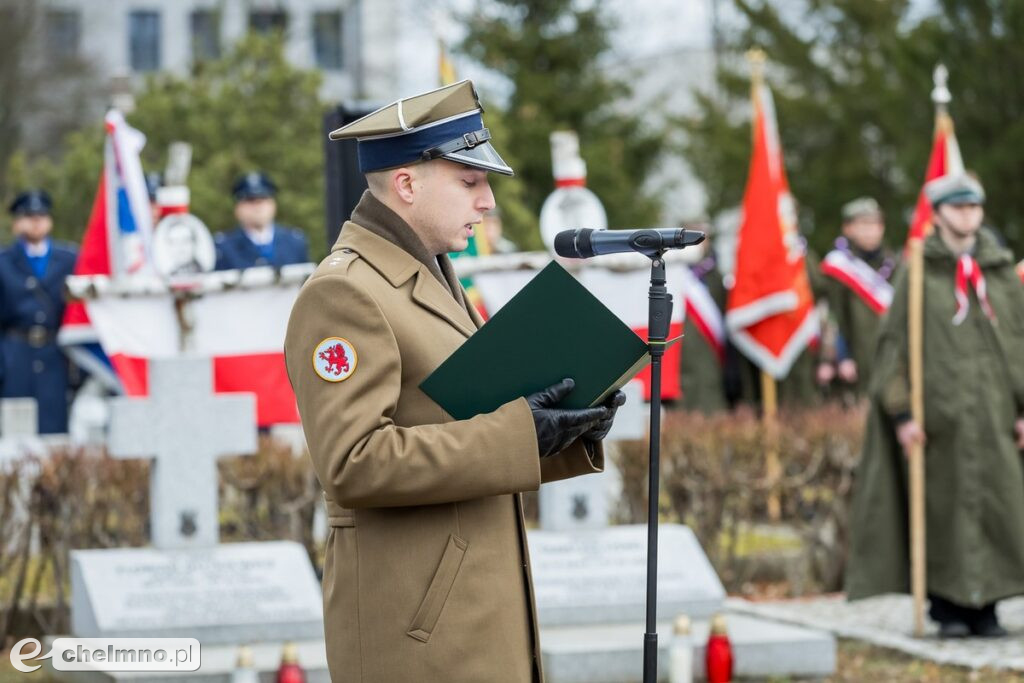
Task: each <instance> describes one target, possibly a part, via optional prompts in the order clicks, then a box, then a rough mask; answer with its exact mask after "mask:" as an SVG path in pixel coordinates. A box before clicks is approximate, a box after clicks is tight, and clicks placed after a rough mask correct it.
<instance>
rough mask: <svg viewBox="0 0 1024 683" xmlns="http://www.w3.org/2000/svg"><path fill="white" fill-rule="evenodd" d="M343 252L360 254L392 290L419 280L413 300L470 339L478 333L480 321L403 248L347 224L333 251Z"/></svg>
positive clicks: (354, 224) (363, 229)
mask: <svg viewBox="0 0 1024 683" xmlns="http://www.w3.org/2000/svg"><path fill="white" fill-rule="evenodd" d="M343 249H351V250H352V251H354V252H356V253H357V254H359V255H360V256H361V257H362V258H363V259H364V260H365V261H366V262H367V263H369V264H370V266H372V267H373V269H374V270H376V271H377V272H378V273H380V274H381V276H382V277H383V278H384V279H385V280H387V281H388V283H389V284H390V285H391V286H392V287H396V288H397V287H401V286H402V285H404V284H405V283H406V282H408V281H409V280H410V279H411V278H413V277H415V278H416V283H415V284H414V285H413V290H412V298H413V301H415V302H416V303H417V304H418V305H420V306H422V307H423V308H426V309H427V310H429V311H430V312H432V313H434V314H435V315H437V316H439V317H440V318H442V319H443V320H445V321H447V322H448V323H449V324H450V325H452V326H453V327H455V329H457V330H458V331H459V332H461V333H462V334H463V335H465V336H466V337H469V336H470V335H472V334H473V332H475V331H476V329H477V327H478V323H477V320H476V319H475V318H473V317H472V315H471V314H470V312H469V311H468V310H467V308H466V307H465V306H463V305H460V304H459V303H458V302H457V301H456V300H455V299H454V298H453V297H452V295H451V293H450V292H448V291H447V290H446V289H445V287H444V285H442V284H441V283H440V282H439V281H438V279H437V278H436V277H435V276H434V275H433V274H431V272H430V271H429V270H428V269H427V267H426V266H425V265H424V264H423V263H421V262H420V261H419V260H417V259H416V258H415V257H413V255H412V254H410V253H409V252H407V251H405V250H404V249H402V248H401V247H398V246H396V245H394V244H392V243H391V242H388V241H387V240H386V239H384V238H383V237H380V236H378V235H375V234H374V233H372V232H370V231H369V230H367V229H366V228H364V227H362V226H360V225H358V224H356V223H353V222H352V221H347V222H346V223H345V225H343V226H342V228H341V235H340V236H339V237H338V241H337V242H335V244H334V247H333V248H332V249H331V251H332V252H334V251H340V250H343ZM456 286H458V282H456ZM460 293H461V291H460Z"/></svg>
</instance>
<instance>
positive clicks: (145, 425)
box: [108, 356, 257, 549]
mask: <svg viewBox="0 0 1024 683" xmlns="http://www.w3.org/2000/svg"><path fill="white" fill-rule="evenodd" d="M108 439H109V440H108V449H109V452H110V455H111V456H113V457H115V458H152V459H153V461H152V470H151V472H150V485H149V491H150V501H149V505H150V517H151V519H150V529H151V531H152V534H151V535H152V541H153V545H154V547H156V548H161V549H173V548H199V547H210V546H214V545H216V544H217V540H218V532H219V525H218V517H217V457H218V456H221V455H228V454H239V455H240V454H249V453H253V452H255V451H256V448H257V445H256V441H257V440H256V397H255V396H253V395H252V394H233V395H221V396H215V395H214V393H213V364H212V362H211V361H210V360H209V359H207V358H196V357H187V356H186V357H180V358H161V359H152V360H150V361H149V398H126V397H120V398H115V399H113V400H112V401H111V419H110V434H109V437H108Z"/></svg>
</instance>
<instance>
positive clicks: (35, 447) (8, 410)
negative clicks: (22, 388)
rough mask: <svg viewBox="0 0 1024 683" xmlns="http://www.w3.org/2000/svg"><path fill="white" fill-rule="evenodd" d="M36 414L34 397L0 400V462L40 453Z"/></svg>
mask: <svg viewBox="0 0 1024 683" xmlns="http://www.w3.org/2000/svg"><path fill="white" fill-rule="evenodd" d="M38 414H39V407H38V406H37V405H36V400H35V399H34V398H5V399H3V400H2V401H0V437H2V438H0V463H3V462H8V461H11V460H19V459H20V458H22V457H24V456H26V455H30V454H32V455H40V454H42V451H43V450H44V449H43V445H42V442H41V441H40V439H39V418H38Z"/></svg>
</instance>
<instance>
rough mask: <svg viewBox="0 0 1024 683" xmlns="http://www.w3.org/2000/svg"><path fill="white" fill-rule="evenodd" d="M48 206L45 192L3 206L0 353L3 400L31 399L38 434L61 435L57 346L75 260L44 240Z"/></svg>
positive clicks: (61, 363) (62, 369)
mask: <svg viewBox="0 0 1024 683" xmlns="http://www.w3.org/2000/svg"><path fill="white" fill-rule="evenodd" d="M52 208H53V202H52V200H51V199H50V195H49V194H48V193H47V192H46V191H45V190H26V191H24V192H21V193H19V194H18V195H17V196H16V197H15V198H14V201H13V202H11V204H10V206H9V207H8V209H9V212H10V215H11V219H12V223H11V227H12V230H13V232H14V236H15V240H14V242H13V243H12V244H11V245H9V246H8V247H7V248H5V249H4V250H3V251H0V331H2V341H0V352H2V354H3V359H2V372H3V374H2V377H0V382H2V389H3V390H2V395H3V397H4V398H34V399H35V400H36V404H37V408H38V414H39V432H40V433H41V434H55V433H57V434H60V433H66V432H67V429H68V408H69V405H70V403H69V402H70V395H69V394H70V386H69V371H70V367H69V362H68V358H67V356H65V355H64V353H63V352H62V351H61V350H60V347H59V346H58V345H57V330H58V329H59V328H60V324H61V320H62V319H63V317H64V304H65V301H64V280H65V278H66V277H67V276H68V275H71V273H72V271H73V270H74V267H75V260H76V259H77V257H78V254H77V251H76V250H75V248H74V247H73V246H71V245H65V244H61V243H58V242H55V241H53V240H51V239H50V232H51V230H52V229H53V219H52V218H51V215H50V211H51V209H52Z"/></svg>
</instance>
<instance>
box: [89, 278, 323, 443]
mask: <svg viewBox="0 0 1024 683" xmlns="http://www.w3.org/2000/svg"><path fill="white" fill-rule="evenodd" d="M256 270H262V269H252V270H251V271H247V275H249V274H252V275H256V273H255V271H256ZM267 270H268V271H269V269H267ZM268 274H269V273H268ZM303 279H304V278H303V277H295V278H292V279H291V280H290V281H283V280H282V281H277V282H274V283H271V282H268V283H266V284H265V285H263V286H259V287H228V288H224V289H220V290H215V291H208V292H205V293H203V294H202V295H201V296H198V297H196V298H194V299H191V300H190V301H189V302H188V304H187V306H188V312H187V314H186V315H187V318H188V321H189V325H188V332H187V339H184V340H183V338H182V335H183V332H182V329H181V322H180V317H179V311H180V309H179V307H178V306H177V305H176V301H175V299H174V296H173V295H172V294H171V293H169V292H162V293H158V294H152V295H142V296H102V297H99V298H97V299H92V300H89V302H88V308H89V315H90V317H91V319H92V321H93V325H94V326H95V328H96V330H97V331H98V333H99V338H100V339H101V341H102V343H103V348H104V350H105V351H106V352H107V354H108V355H109V356H110V359H111V361H112V362H113V365H114V367H115V368H116V369H117V374H118V377H119V378H120V379H121V383H122V385H123V387H124V392H125V394H127V395H128V396H145V395H146V394H147V393H148V384H149V372H148V369H149V360H150V359H151V358H168V357H175V356H178V355H182V354H186V353H187V354H189V355H197V356H201V357H205V358H211V359H212V360H213V373H214V377H213V386H214V390H215V391H216V392H218V393H225V392H227V393H230V392H251V393H254V394H256V413H257V422H258V424H259V425H260V426H261V427H266V426H269V425H273V424H281V423H296V422H298V421H299V414H298V410H297V408H296V405H295V395H294V394H293V393H292V389H291V384H290V383H289V382H288V375H287V371H286V369H285V363H284V334H285V329H286V328H287V325H288V315H289V314H290V312H291V309H292V305H293V304H294V303H295V298H296V297H297V296H298V293H299V288H300V287H301V285H302V280H303ZM183 349H186V350H183Z"/></svg>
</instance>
